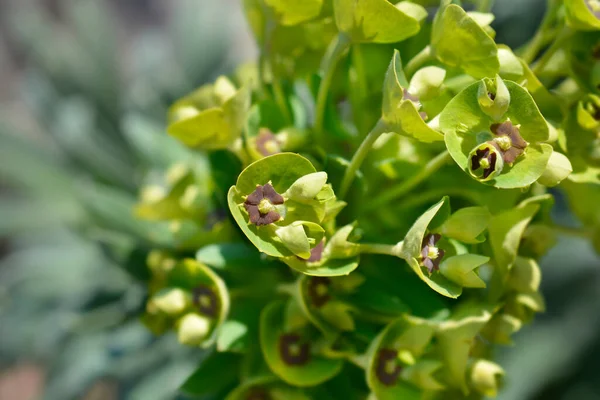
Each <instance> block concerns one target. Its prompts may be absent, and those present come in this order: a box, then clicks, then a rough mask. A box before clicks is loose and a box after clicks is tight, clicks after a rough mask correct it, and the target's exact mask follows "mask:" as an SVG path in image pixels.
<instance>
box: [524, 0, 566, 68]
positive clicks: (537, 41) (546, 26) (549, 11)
mask: <svg viewBox="0 0 600 400" xmlns="http://www.w3.org/2000/svg"><path fill="white" fill-rule="evenodd" d="M560 3H561V2H560V1H557V0H550V1H548V6H547V8H546V14H545V15H544V19H543V20H542V22H541V23H540V26H539V27H538V30H537V31H536V33H535V35H534V36H533V38H532V39H531V40H530V41H529V42H528V43H527V44H526V45H525V46H524V47H522V48H521V49H519V50H518V51H517V53H518V54H520V55H521V58H522V59H523V60H524V61H525V62H526V63H527V64H531V63H532V62H533V60H535V57H536V56H537V54H538V53H539V52H540V50H541V49H542V48H543V47H544V46H546V45H547V44H548V41H549V40H551V39H552V38H553V37H554V35H553V34H551V33H553V32H551V31H552V25H553V24H554V21H555V20H556V16H557V13H558V9H559V8H560Z"/></svg>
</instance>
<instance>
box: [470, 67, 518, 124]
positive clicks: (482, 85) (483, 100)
mask: <svg viewBox="0 0 600 400" xmlns="http://www.w3.org/2000/svg"><path fill="white" fill-rule="evenodd" d="M477 100H478V101H479V105H480V106H481V110H482V111H483V112H484V113H486V114H487V115H488V116H490V117H491V118H492V119H494V120H496V121H500V119H502V116H504V114H505V113H506V111H507V110H508V106H509V105H510V93H509V92H508V88H507V87H506V85H505V84H504V81H503V80H502V78H500V76H499V75H496V79H494V80H492V79H487V78H485V79H482V80H481V81H479V87H478V90H477Z"/></svg>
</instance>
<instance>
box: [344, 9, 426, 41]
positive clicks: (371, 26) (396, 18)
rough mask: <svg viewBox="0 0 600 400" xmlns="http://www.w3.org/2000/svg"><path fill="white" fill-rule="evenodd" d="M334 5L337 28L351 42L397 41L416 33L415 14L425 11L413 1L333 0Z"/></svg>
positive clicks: (423, 14) (417, 21) (421, 15)
mask: <svg viewBox="0 0 600 400" xmlns="http://www.w3.org/2000/svg"><path fill="white" fill-rule="evenodd" d="M400 4H402V3H400ZM333 8H334V13H335V23H336V25H337V28H338V30H339V31H340V32H343V33H344V34H346V35H347V36H348V37H349V38H350V40H351V41H352V42H354V43H360V42H367V43H394V42H399V41H401V40H404V39H406V38H409V37H411V36H414V35H416V34H417V33H418V32H419V29H420V20H419V19H417V18H423V16H426V15H427V11H425V10H424V9H423V8H422V7H420V6H418V5H416V4H411V6H409V7H405V6H394V5H393V4H391V3H390V2H388V1H387V0H333ZM419 10H420V12H419Z"/></svg>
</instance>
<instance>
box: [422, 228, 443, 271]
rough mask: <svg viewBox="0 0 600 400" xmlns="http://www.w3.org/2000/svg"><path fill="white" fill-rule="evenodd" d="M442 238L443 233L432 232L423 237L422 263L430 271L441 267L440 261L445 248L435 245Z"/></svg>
mask: <svg viewBox="0 0 600 400" xmlns="http://www.w3.org/2000/svg"><path fill="white" fill-rule="evenodd" d="M440 239H441V235H439V234H437V233H430V234H429V235H426V236H425V237H424V238H423V244H422V247H421V257H422V259H421V265H423V266H424V267H426V268H427V270H429V273H432V272H433V271H437V270H439V269H440V261H442V258H443V257H444V250H442V249H440V248H437V247H436V246H435V245H436V243H437V242H438V241H439V240H440Z"/></svg>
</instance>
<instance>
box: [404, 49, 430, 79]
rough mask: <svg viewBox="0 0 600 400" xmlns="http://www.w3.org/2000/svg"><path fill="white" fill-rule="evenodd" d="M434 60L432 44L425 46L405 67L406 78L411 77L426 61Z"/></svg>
mask: <svg viewBox="0 0 600 400" xmlns="http://www.w3.org/2000/svg"><path fill="white" fill-rule="evenodd" d="M431 60H433V54H432V52H431V47H430V46H425V48H424V49H423V50H421V51H420V52H418V53H417V55H415V56H414V57H413V58H412V59H411V60H410V61H409V62H408V63H407V64H406V67H404V74H405V75H406V79H408V80H410V78H411V77H412V76H413V75H414V74H415V72H417V70H418V69H419V68H421V67H422V66H423V65H424V64H425V63H427V62H429V61H431Z"/></svg>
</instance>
